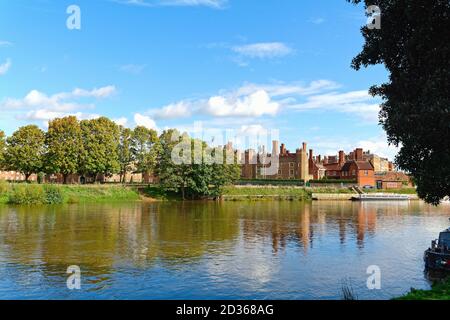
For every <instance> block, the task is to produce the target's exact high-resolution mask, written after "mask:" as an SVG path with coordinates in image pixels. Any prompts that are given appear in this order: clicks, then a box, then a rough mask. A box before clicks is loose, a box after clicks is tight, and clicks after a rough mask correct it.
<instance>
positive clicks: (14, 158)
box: [5, 125, 45, 181]
mask: <svg viewBox="0 0 450 320" xmlns="http://www.w3.org/2000/svg"><path fill="white" fill-rule="evenodd" d="M44 154H45V133H44V132H43V131H42V130H41V129H39V128H38V127H37V126H35V125H28V126H25V127H21V128H19V129H18V130H17V131H16V132H14V133H13V135H12V136H11V137H8V138H7V139H6V152H5V163H6V168H7V169H9V170H15V171H18V172H20V173H22V174H23V175H24V176H25V181H28V179H29V178H30V176H31V175H32V174H33V173H38V172H39V171H40V170H41V169H42V167H43V160H44Z"/></svg>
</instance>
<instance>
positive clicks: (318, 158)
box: [317, 154, 322, 163]
mask: <svg viewBox="0 0 450 320" xmlns="http://www.w3.org/2000/svg"><path fill="white" fill-rule="evenodd" d="M317 160H318V162H319V163H321V162H322V156H321V155H320V154H319V156H318V157H317Z"/></svg>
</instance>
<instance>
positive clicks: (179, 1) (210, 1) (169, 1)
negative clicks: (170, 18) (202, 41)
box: [115, 0, 228, 9]
mask: <svg viewBox="0 0 450 320" xmlns="http://www.w3.org/2000/svg"><path fill="white" fill-rule="evenodd" d="M115 2H118V3H122V4H128V5H135V6H142V7H156V6H180V7H196V6H205V7H210V8H214V9H221V8H223V7H224V6H225V5H226V4H227V2H228V0H116V1H115Z"/></svg>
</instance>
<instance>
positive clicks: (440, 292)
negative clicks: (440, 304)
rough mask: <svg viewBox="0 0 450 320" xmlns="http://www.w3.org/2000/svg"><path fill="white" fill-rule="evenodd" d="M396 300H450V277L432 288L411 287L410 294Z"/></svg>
mask: <svg viewBox="0 0 450 320" xmlns="http://www.w3.org/2000/svg"><path fill="white" fill-rule="evenodd" d="M394 300H450V277H449V278H447V280H444V281H441V282H436V283H435V284H434V285H433V287H432V288H431V290H416V289H411V291H410V292H409V293H408V294H406V295H404V296H403V297H400V298H396V299H394Z"/></svg>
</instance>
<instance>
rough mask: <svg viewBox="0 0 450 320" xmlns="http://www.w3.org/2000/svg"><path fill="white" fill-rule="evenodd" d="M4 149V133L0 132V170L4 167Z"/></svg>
mask: <svg viewBox="0 0 450 320" xmlns="http://www.w3.org/2000/svg"><path fill="white" fill-rule="evenodd" d="M5 149H6V137H5V133H4V132H3V131H1V130H0V169H3V167H4V165H5Z"/></svg>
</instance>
